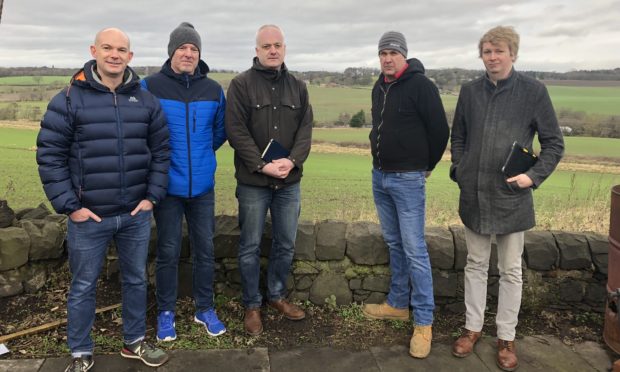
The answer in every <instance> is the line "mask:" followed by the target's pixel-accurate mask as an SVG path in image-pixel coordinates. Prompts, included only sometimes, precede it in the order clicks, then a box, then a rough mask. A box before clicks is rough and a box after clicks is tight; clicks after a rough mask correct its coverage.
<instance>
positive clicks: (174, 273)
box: [155, 191, 215, 312]
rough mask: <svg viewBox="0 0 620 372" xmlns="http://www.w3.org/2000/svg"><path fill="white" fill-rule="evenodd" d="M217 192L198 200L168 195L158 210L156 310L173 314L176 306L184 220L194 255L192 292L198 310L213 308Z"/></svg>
mask: <svg viewBox="0 0 620 372" xmlns="http://www.w3.org/2000/svg"><path fill="white" fill-rule="evenodd" d="M214 214H215V201H214V192H213V191H211V192H209V193H207V194H204V195H201V196H197V197H195V198H180V197H176V196H171V195H168V196H166V198H165V199H164V200H162V201H161V203H160V204H159V205H158V206H157V207H156V208H155V222H156V223H157V269H156V276H155V279H156V284H157V308H158V310H159V311H174V309H175V307H176V302H177V288H178V271H179V270H178V269H179V255H180V253H181V241H182V233H183V216H185V219H186V220H187V228H188V234H189V244H190V249H191V252H192V288H193V294H194V301H195V303H196V310H197V311H200V312H203V311H207V310H209V309H211V308H213V276H214V272H215V258H214V253H213V233H214V231H215V216H214Z"/></svg>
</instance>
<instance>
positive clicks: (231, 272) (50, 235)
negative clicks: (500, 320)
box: [0, 206, 609, 312]
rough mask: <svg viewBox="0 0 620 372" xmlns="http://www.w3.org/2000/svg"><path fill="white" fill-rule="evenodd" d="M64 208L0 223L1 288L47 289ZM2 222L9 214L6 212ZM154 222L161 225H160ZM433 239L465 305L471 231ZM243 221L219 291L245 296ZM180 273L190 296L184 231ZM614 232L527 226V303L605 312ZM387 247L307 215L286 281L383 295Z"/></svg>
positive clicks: (225, 225)
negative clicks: (610, 238) (468, 234)
mask: <svg viewBox="0 0 620 372" xmlns="http://www.w3.org/2000/svg"><path fill="white" fill-rule="evenodd" d="M65 219H66V217H65V216H58V215H53V214H50V213H49V211H47V210H46V209H45V207H44V206H39V207H38V208H35V209H30V210H24V211H19V212H18V213H16V214H15V218H13V219H12V222H11V224H10V226H9V227H4V228H2V227H0V296H10V295H14V294H17V293H21V292H22V291H27V292H33V291H36V290H38V289H39V288H41V287H42V286H43V285H44V283H45V279H46V275H47V273H49V272H50V270H53V269H54V268H55V267H57V265H59V264H62V263H63V262H64V260H66V253H65V248H64V245H63V238H64V234H65ZM0 221H2V216H1V215H0ZM154 228H155V226H154V224H153V229H154ZM426 240H427V243H428V249H429V253H430V257H431V264H432V268H433V282H434V292H435V299H436V303H437V305H438V307H439V308H441V309H445V310H449V311H454V312H461V311H463V310H464V305H463V268H464V267H465V263H466V259H467V249H466V245H465V235H464V230H463V228H462V227H461V226H451V227H450V228H440V227H429V228H427V231H426ZM238 242H239V227H238V224H237V218H236V217H235V216H218V217H217V218H216V235H215V238H214V243H215V257H216V282H215V292H216V293H217V294H224V295H226V296H230V297H232V296H239V295H240V293H241V284H240V282H241V280H240V275H239V269H238V264H237V258H236V257H237V256H236V255H237V244H238ZM182 244H183V249H182V252H181V262H180V264H179V266H180V272H179V279H180V282H179V294H180V295H181V296H183V295H191V285H192V282H191V265H192V264H191V254H190V247H189V240H188V239H187V233H186V232H185V233H184V238H183V243H182ZM155 245H156V234H155V231H153V234H152V235H151V243H150V250H151V251H150V255H151V256H150V257H151V260H150V263H149V273H150V280H151V282H152V283H154V271H155V263H154V256H155ZM270 246H271V226H270V225H269V223H267V226H266V229H265V234H264V236H263V242H262V247H261V248H262V257H263V258H262V260H261V263H262V267H263V271H262V272H263V275H262V277H261V282H262V283H264V271H265V268H266V264H267V257H268V255H269V249H270ZM608 246H609V243H608V241H607V237H606V236H603V235H599V234H592V233H570V232H562V231H528V232H526V234H525V250H524V260H523V277H524V283H525V284H524V293H523V307H524V308H527V309H530V310H537V309H542V308H556V309H569V308H577V309H581V310H593V311H602V310H603V307H604V301H605V298H606V288H605V284H606V281H607V250H608ZM388 261H389V256H388V250H387V247H386V246H385V244H384V242H383V239H382V237H381V230H380V227H379V225H377V224H375V223H369V222H353V223H345V222H342V221H331V220H329V221H322V222H318V223H316V224H315V223H309V222H301V223H300V225H299V229H298V233H297V242H296V252H295V259H294V262H293V267H292V270H291V275H290V277H289V280H288V283H287V285H288V288H289V292H290V295H291V297H292V298H295V299H299V300H304V301H305V300H309V301H311V302H313V303H315V304H325V303H326V302H329V303H333V302H335V303H336V304H348V303H350V302H352V301H356V302H368V303H377V302H381V301H383V300H384V298H385V295H386V293H387V292H388V286H389V279H390V271H389V264H388ZM496 263H497V250H496V247H495V245H494V246H493V251H492V254H491V265H490V269H489V288H488V296H489V300H490V302H495V300H496V297H497V293H498V285H499V283H498V281H499V273H498V271H497V265H496ZM104 276H105V277H106V278H107V279H112V280H117V279H118V262H117V257H116V253H115V249H114V247H113V246H112V247H111V249H110V251H109V254H108V259H107V262H106V265H105V268H104Z"/></svg>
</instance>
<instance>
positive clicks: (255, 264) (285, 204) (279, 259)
mask: <svg viewBox="0 0 620 372" xmlns="http://www.w3.org/2000/svg"><path fill="white" fill-rule="evenodd" d="M236 195H237V199H238V201H239V227H240V228H241V236H240V237H239V271H240V272H241V284H242V286H243V305H244V306H245V307H246V308H248V309H249V308H256V307H260V306H261V303H262V296H261V294H260V291H259V285H258V284H259V283H258V282H259V276H260V243H261V240H262V237H263V230H264V228H265V218H266V216H267V211H269V213H270V214H271V225H272V232H273V242H272V245H271V251H270V252H269V266H268V268H267V296H268V299H269V301H276V300H279V299H282V298H284V297H286V279H287V278H288V275H289V272H290V270H291V263H292V262H293V255H294V253H295V237H296V236H297V222H298V220H299V212H300V211H301V191H300V186H299V182H298V183H296V184H293V185H290V186H287V187H285V188H282V189H277V190H274V189H271V188H269V187H256V186H248V185H243V184H237V193H236Z"/></svg>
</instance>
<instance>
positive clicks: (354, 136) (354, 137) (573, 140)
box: [312, 128, 620, 158]
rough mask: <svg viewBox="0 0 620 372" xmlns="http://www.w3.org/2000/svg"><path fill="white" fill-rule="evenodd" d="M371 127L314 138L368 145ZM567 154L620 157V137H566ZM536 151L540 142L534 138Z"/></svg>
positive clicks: (322, 132) (318, 132) (319, 131)
mask: <svg viewBox="0 0 620 372" xmlns="http://www.w3.org/2000/svg"><path fill="white" fill-rule="evenodd" d="M369 132H370V128H338V129H328V128H314V130H313V131H312V138H313V139H314V140H319V141H322V142H328V143H334V144H347V143H354V144H360V145H368V144H369V140H368V133H369ZM564 141H565V145H566V155H569V156H579V157H608V158H620V150H619V149H620V138H595V137H564ZM534 144H535V146H534V147H535V149H536V151H538V150H539V146H538V142H537V141H536V140H534Z"/></svg>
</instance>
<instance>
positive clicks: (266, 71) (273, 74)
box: [252, 57, 288, 80]
mask: <svg viewBox="0 0 620 372" xmlns="http://www.w3.org/2000/svg"><path fill="white" fill-rule="evenodd" d="M252 70H255V71H257V72H259V74H260V75H261V76H262V77H264V78H265V79H267V80H278V79H279V78H280V77H281V76H282V75H284V74H287V73H288V68H287V67H286V65H285V64H284V62H282V66H280V69H279V70H274V69H270V68H266V67H265V66H263V65H261V64H260V62H259V61H258V57H254V59H253V61H252Z"/></svg>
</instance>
